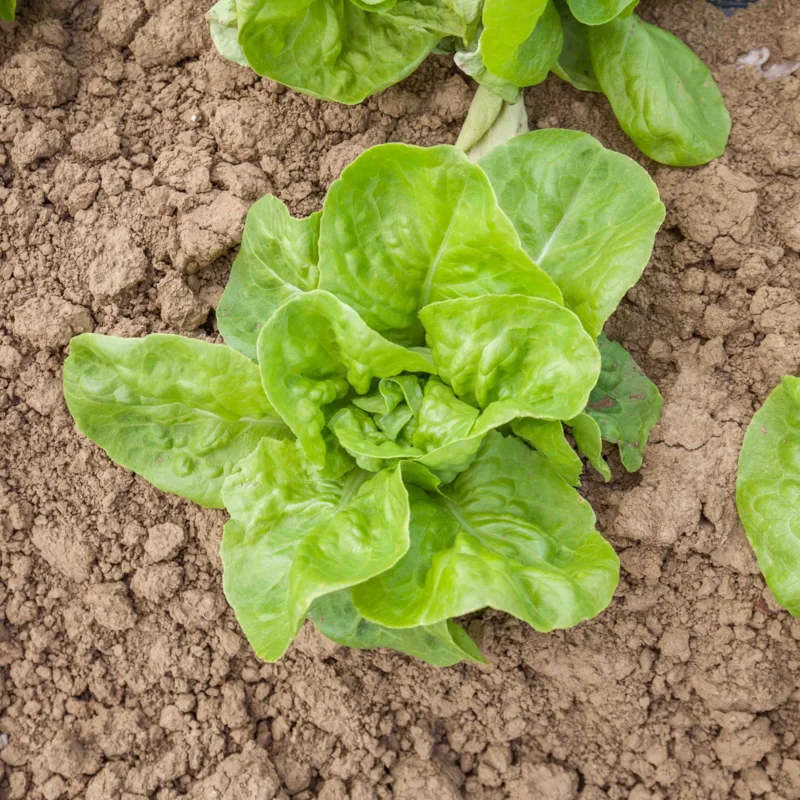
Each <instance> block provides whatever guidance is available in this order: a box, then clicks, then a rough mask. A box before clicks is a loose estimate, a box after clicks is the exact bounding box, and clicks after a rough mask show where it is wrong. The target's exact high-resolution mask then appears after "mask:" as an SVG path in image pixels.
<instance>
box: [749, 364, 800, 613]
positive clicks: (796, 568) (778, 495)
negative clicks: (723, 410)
mask: <svg viewBox="0 0 800 800" xmlns="http://www.w3.org/2000/svg"><path fill="white" fill-rule="evenodd" d="M736 505H737V507H738V509H739V516H740V517H741V520H742V524H743V525H744V529H745V531H746V533H747V538H748V539H749V540H750V544H751V545H752V546H753V550H755V553H756V558H757V559H758V565H759V567H761V571H762V572H763V573H764V577H765V578H766V581H767V585H768V586H769V588H770V589H771V590H772V593H773V594H774V595H775V597H776V598H777V600H778V602H779V603H780V604H781V605H782V606H783V607H784V608H785V609H786V610H787V611H789V613H790V614H792V615H794V616H795V617H800V511H799V510H798V509H800V378H794V377H785V378H783V379H782V380H781V383H780V385H779V386H778V387H777V388H775V389H774V390H773V391H772V393H771V394H770V396H769V397H768V398H767V401H766V402H765V403H764V405H763V406H762V407H761V408H760V409H759V410H758V411H757V412H756V413H755V415H754V416H753V419H752V421H751V422H750V425H749V426H748V428H747V433H746V434H745V437H744V443H743V444H742V451H741V453H740V454H739V477H738V480H737V482H736Z"/></svg>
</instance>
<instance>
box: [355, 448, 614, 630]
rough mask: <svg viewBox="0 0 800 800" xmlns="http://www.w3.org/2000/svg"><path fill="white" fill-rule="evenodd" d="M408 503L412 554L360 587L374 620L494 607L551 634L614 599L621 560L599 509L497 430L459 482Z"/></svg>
mask: <svg viewBox="0 0 800 800" xmlns="http://www.w3.org/2000/svg"><path fill="white" fill-rule="evenodd" d="M409 499H410V503H411V522H410V529H409V535H410V546H409V549H408V552H407V553H406V554H405V555H404V556H403V557H402V558H401V559H400V561H399V562H398V563H397V565H396V566H394V567H393V568H391V569H389V570H386V571H385V572H383V573H381V574H380V575H378V576H376V577H374V578H372V579H370V580H368V581H365V582H364V583H361V584H359V585H357V586H355V587H354V588H353V589H352V595H353V601H354V603H355V606H356V608H357V609H358V611H359V612H360V613H361V614H362V616H364V617H365V618H366V619H368V620H371V621H373V622H376V623H378V624H380V625H385V626H386V627H390V628H408V627H413V626H416V625H430V624H434V623H437V622H441V621H442V620H445V619H447V618H449V617H453V616H459V615H462V614H467V613H469V612H470V611H476V610H477V609H480V608H484V607H485V606H491V607H492V608H496V609H499V610H502V611H506V612H507V613H509V614H513V615H514V616H516V617H518V618H519V619H521V620H524V621H525V622H527V623H528V624H529V625H531V626H532V627H533V628H536V630H540V631H550V630H553V629H554V628H564V627H570V626H572V625H576V624H577V623H578V622H580V621H581V620H584V619H589V618H590V617H593V616H594V615H596V614H597V613H598V612H599V611H601V610H602V609H603V608H605V607H606V606H607V605H608V603H609V602H610V600H611V596H612V595H613V593H614V589H615V588H616V585H617V581H618V570H619V562H618V559H617V556H616V554H615V553H614V550H613V549H612V548H611V545H609V544H608V543H607V542H606V541H605V540H604V539H603V538H602V536H600V534H598V533H597V531H595V529H594V523H595V518H594V514H593V512H592V509H591V507H590V506H589V504H588V503H587V502H586V501H585V500H584V499H583V498H581V497H580V495H578V493H577V492H576V491H575V490H574V489H573V488H572V487H570V486H568V485H567V484H566V483H565V482H564V481H563V480H562V479H561V477H560V476H559V475H558V474H557V473H556V472H555V470H553V469H552V467H550V465H549V464H548V462H547V460H546V459H545V458H543V457H542V456H540V455H538V454H537V453H534V452H533V451H532V450H530V449H529V448H527V447H526V446H525V445H524V444H522V443H521V442H520V441H519V440H517V439H514V438H505V437H503V436H502V435H501V434H499V433H490V434H489V435H488V436H487V437H486V441H485V443H484V445H483V447H482V448H481V451H480V453H479V454H478V457H477V459H476V460H475V462H474V463H473V464H472V466H471V467H470V468H469V469H468V470H466V471H465V472H463V473H461V475H459V476H458V478H456V480H455V482H454V483H453V484H451V485H450V486H446V487H444V488H443V489H442V490H441V492H438V493H434V492H430V491H424V490H422V489H419V488H416V487H410V488H409Z"/></svg>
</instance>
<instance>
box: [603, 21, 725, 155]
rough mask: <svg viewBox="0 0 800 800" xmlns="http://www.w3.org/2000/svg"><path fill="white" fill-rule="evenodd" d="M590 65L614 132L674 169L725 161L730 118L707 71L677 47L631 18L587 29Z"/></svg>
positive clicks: (679, 43)
mask: <svg viewBox="0 0 800 800" xmlns="http://www.w3.org/2000/svg"><path fill="white" fill-rule="evenodd" d="M590 44H591V52H592V64H593V65H594V71H595V74H596V75H597V80H598V81H599V83H600V86H601V87H602V89H603V92H604V93H605V95H606V97H607V98H608V99H609V102H610V103H611V107H612V108H613V109H614V114H616V117H617V119H618V120H619V124H620V125H621V126H622V129H623V130H624V131H625V133H627V134H628V136H630V137H631V139H633V141H634V143H635V144H636V145H637V147H639V149H640V150H641V151H642V152H643V153H645V154H646V155H648V156H650V158H652V159H654V160H655V161H660V162H661V163H662V164H669V165H671V166H674V167H694V166H697V165H698V164H706V163H708V162H709V161H711V160H712V159H714V158H717V156H720V155H722V153H723V151H724V150H725V145H726V144H727V142H728V134H729V133H730V129H731V118H730V115H729V114H728V111H727V109H726V108H725V101H724V100H723V98H722V94H721V93H720V91H719V89H718V88H717V85H716V83H714V78H713V76H712V75H711V72H710V71H709V69H708V67H707V66H706V65H705V64H704V63H703V62H702V61H701V60H700V59H699V58H698V57H697V56H696V55H695V54H694V53H693V52H692V51H691V49H690V48H689V47H687V46H686V45H685V44H684V43H683V42H682V41H681V40H680V39H678V38H677V37H675V36H673V35H672V34H671V33H668V32H667V31H664V30H661V28H657V27H656V26H655V25H649V24H648V23H646V22H643V21H642V20H641V19H639V18H638V17H637V16H636V15H632V16H630V17H628V18H627V19H624V18H620V19H615V20H614V21H612V22H609V23H608V24H607V25H601V26H599V27H596V28H592V30H591V34H590Z"/></svg>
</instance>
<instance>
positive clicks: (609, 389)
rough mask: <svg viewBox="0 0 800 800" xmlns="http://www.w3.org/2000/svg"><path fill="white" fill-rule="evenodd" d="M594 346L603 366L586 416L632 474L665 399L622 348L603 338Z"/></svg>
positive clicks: (638, 466) (657, 419)
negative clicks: (614, 449)
mask: <svg viewBox="0 0 800 800" xmlns="http://www.w3.org/2000/svg"><path fill="white" fill-rule="evenodd" d="M597 345H598V347H599V348H600V356H601V358H602V362H601V365H602V366H601V370H600V378H599V380H598V381H597V386H595V387H594V389H592V393H591V395H590V396H589V405H588V406H587V407H586V413H587V414H588V415H589V416H590V417H593V418H594V420H595V421H596V422H597V424H598V425H599V427H600V432H601V433H602V436H603V438H604V439H605V440H606V441H607V442H611V443H612V444H616V445H619V455H620V458H621V459H622V465H623V466H624V467H625V469H626V470H628V472H635V471H636V470H638V469H640V468H641V466H642V453H643V452H644V446H645V445H646V444H647V438H648V436H650V431H651V430H652V429H653V427H654V426H655V425H656V424H657V423H658V421H659V419H660V418H661V408H662V406H663V405H664V398H663V397H662V396H661V393H660V392H659V391H658V387H657V386H656V385H655V384H654V383H653V382H652V381H651V380H650V379H649V378H648V377H647V375H645V374H644V372H642V369H641V367H640V366H639V365H638V364H637V363H636V362H635V361H634V360H633V358H631V356H630V354H629V353H628V351H627V350H626V349H625V348H624V347H622V345H620V344H617V343H616V342H612V341H610V340H609V339H607V338H606V337H605V336H600V337H599V338H598V340H597Z"/></svg>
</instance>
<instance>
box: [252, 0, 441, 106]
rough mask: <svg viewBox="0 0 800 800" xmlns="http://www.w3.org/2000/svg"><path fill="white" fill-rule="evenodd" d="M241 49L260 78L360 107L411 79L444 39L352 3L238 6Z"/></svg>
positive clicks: (269, 0) (326, 0)
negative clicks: (400, 82) (383, 90)
mask: <svg viewBox="0 0 800 800" xmlns="http://www.w3.org/2000/svg"><path fill="white" fill-rule="evenodd" d="M238 11H239V44H240V45H241V47H242V50H243V51H244V54H245V56H246V58H247V61H248V63H249V64H250V65H251V66H252V68H253V69H254V70H255V71H256V72H258V73H259V75H266V76H267V77H270V78H272V79H273V80H276V81H278V82H279V83H283V84H285V85H286V86H290V87H291V88H293V89H297V90H298V91H301V92H304V93H305V94H309V95H311V96H312V97H318V98H321V99H323V100H334V101H337V102H340V103H360V102H361V101H362V100H363V99H364V98H365V97H368V96H369V95H371V94H375V92H379V91H381V90H382V89H386V88H387V87H389V86H391V85H392V84H395V83H397V82H398V81H400V80H402V79H403V78H405V77H406V76H407V75H410V74H411V73H412V72H413V71H414V70H415V69H416V68H417V67H418V66H419V64H420V63H421V62H422V60H423V59H424V58H425V57H426V56H427V55H428V53H430V52H431V51H432V50H433V48H434V47H435V45H436V42H437V41H438V40H439V39H440V38H441V37H440V36H439V34H437V33H430V32H428V31H425V30H421V29H412V28H407V27H404V26H402V25H398V24H396V23H395V22H394V21H393V20H392V19H391V18H390V17H387V16H385V15H384V14H379V13H375V12H374V11H365V10H364V9H363V8H359V7H357V6H356V5H354V4H353V3H351V2H349V0H283V1H282V2H276V1H275V0H239V1H238Z"/></svg>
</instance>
